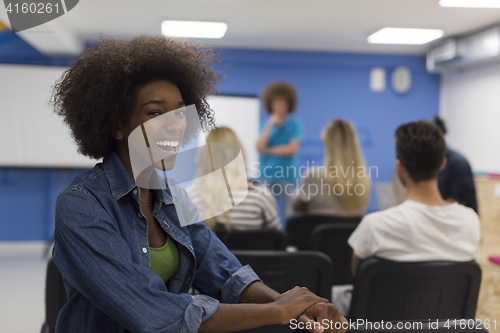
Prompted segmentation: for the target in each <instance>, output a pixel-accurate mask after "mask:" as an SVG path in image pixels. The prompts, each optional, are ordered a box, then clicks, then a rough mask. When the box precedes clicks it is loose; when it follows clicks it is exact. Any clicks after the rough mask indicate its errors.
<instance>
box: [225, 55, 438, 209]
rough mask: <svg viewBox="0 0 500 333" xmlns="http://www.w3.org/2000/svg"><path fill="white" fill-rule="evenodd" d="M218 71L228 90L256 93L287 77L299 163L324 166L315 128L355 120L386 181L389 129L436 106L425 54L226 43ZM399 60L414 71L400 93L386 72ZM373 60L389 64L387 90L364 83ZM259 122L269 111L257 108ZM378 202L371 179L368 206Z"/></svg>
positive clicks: (391, 157) (391, 156) (371, 161)
mask: <svg viewBox="0 0 500 333" xmlns="http://www.w3.org/2000/svg"><path fill="white" fill-rule="evenodd" d="M222 59H223V61H224V62H225V63H226V64H227V66H222V67H221V70H222V71H223V72H224V73H225V74H226V75H227V81H226V82H225V83H224V84H223V85H222V86H221V89H220V90H221V92H222V93H225V94H243V95H245V94H246V95H252V94H253V95H260V94H261V92H262V90H263V89H264V87H265V86H266V85H267V84H269V83H270V82H272V81H275V80H278V79H279V80H286V81H289V82H290V83H292V84H293V85H294V86H295V87H296V88H297V91H298V94H299V105H298V108H297V110H296V114H295V115H296V116H297V117H298V118H299V119H300V120H302V123H303V124H304V139H305V140H304V142H303V144H302V146H301V149H300V157H301V158H300V159H301V163H302V164H303V165H305V163H307V162H309V165H312V164H313V162H314V165H318V164H319V165H321V164H322V161H323V148H322V143H321V140H320V133H321V131H322V129H323V127H324V126H325V125H326V124H327V123H328V122H330V121H331V120H333V119H335V118H344V119H348V120H350V121H351V122H353V123H354V124H355V125H356V127H357V130H358V133H359V136H360V141H361V144H362V147H363V151H364V154H365V157H366V160H367V164H368V165H369V166H376V167H377V168H378V171H379V174H378V178H377V179H372V180H373V184H375V183H376V182H377V181H390V180H391V177H392V173H393V172H394V169H395V168H394V164H395V152H394V138H393V136H394V132H395V130H396V128H397V127H398V126H399V125H401V124H403V123H405V122H409V121H414V120H420V119H430V118H432V117H434V116H436V115H437V114H438V112H439V110H438V108H439V86H440V76H439V75H434V74H428V73H427V71H426V68H425V58H424V57H417V56H394V55H374V54H348V53H326V52H285V51H258V50H225V52H224V54H223V56H222ZM397 66H406V67H408V68H409V69H410V70H411V72H412V88H411V90H410V91H409V92H408V93H407V94H405V95H400V94H397V93H395V92H394V91H393V90H392V88H391V87H390V74H391V72H392V70H393V69H394V68H395V67H397ZM373 67H383V68H385V69H386V71H387V74H388V75H387V88H386V90H385V91H384V92H372V91H370V89H369V75H370V70H371V69H372V68H373ZM261 119H262V121H265V119H267V114H265V113H264V112H263V110H262V113H261ZM377 208H378V204H377V200H376V195H375V190H374V186H373V189H372V195H371V198H370V203H369V207H368V210H369V211H373V210H376V209H377Z"/></svg>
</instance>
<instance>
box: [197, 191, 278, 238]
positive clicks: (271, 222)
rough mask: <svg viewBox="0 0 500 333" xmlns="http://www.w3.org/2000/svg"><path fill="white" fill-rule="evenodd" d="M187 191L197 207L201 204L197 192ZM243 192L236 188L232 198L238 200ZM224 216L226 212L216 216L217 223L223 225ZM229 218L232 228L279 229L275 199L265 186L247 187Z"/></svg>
mask: <svg viewBox="0 0 500 333" xmlns="http://www.w3.org/2000/svg"><path fill="white" fill-rule="evenodd" d="M188 192H190V193H189V194H190V197H191V200H192V201H193V202H194V203H195V204H196V205H197V206H198V207H200V206H202V205H203V204H202V203H201V202H200V201H201V197H200V195H199V194H198V193H193V192H192V191H189V190H188ZM245 193H246V191H244V190H236V191H234V192H233V193H232V195H233V198H234V200H235V201H236V202H239V201H241V200H242V199H243V198H242V197H243V196H244V195H245ZM226 216H227V215H226V214H220V215H219V216H217V217H216V222H217V224H221V225H225V224H226V222H227V218H226ZM229 220H230V222H231V229H233V230H256V229H262V228H269V229H281V224H280V220H279V215H278V208H277V205H276V200H275V199H274V196H273V195H272V193H271V191H269V189H268V188H267V187H266V186H252V187H249V188H248V194H247V196H246V198H244V199H243V201H241V202H240V203H239V204H238V205H236V206H235V207H233V208H232V209H231V210H229Z"/></svg>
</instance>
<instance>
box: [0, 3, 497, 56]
mask: <svg viewBox="0 0 500 333" xmlns="http://www.w3.org/2000/svg"><path fill="white" fill-rule="evenodd" d="M164 19H182V20H205V21H224V22H227V23H228V26H229V28H228V31H227V33H226V36H225V37H224V38H222V39H220V40H202V41H203V42H205V43H209V44H210V45H213V46H221V47H229V48H258V49H288V50H315V51H342V52H372V53H400V54H423V53H425V51H426V49H427V46H408V45H370V44H368V42H367V41H366V38H367V37H368V36H369V35H370V34H371V33H373V32H375V31H377V30H379V29H380V28H383V27H408V28H438V29H443V30H444V31H445V37H446V36H453V35H456V34H464V33H467V32H470V31H473V30H477V29H480V28H482V27H485V26H488V25H492V24H496V23H500V9H471V8H442V7H439V5H438V4H437V0H182V1H172V0H80V2H79V3H78V5H77V6H76V7H75V8H74V9H73V10H71V11H70V12H68V13H67V14H65V15H64V16H62V17H59V18H57V19H55V20H53V21H51V22H48V23H46V24H43V25H41V26H38V27H35V28H32V29H29V30H27V31H23V32H20V33H19V34H20V35H21V36H22V37H23V38H25V39H26V40H27V41H28V42H29V43H31V44H32V45H33V46H35V47H36V48H38V49H39V50H40V51H42V52H45V53H75V52H77V51H79V50H81V49H82V47H83V44H84V43H85V42H86V41H90V40H95V39H98V38H99V35H100V34H105V35H110V36H114V37H126V36H131V35H138V34H159V33H160V22H161V21H162V20H164ZM0 20H2V21H4V22H5V23H8V19H7V15H6V12H5V8H4V7H3V6H0Z"/></svg>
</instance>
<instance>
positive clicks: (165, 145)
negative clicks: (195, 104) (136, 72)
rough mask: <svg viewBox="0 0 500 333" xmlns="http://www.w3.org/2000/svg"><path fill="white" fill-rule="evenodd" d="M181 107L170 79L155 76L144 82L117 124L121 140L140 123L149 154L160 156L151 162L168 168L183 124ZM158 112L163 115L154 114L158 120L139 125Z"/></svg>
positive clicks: (174, 86)
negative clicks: (129, 111)
mask: <svg viewBox="0 0 500 333" xmlns="http://www.w3.org/2000/svg"><path fill="white" fill-rule="evenodd" d="M183 107H185V103H184V101H183V99H182V96H181V93H180V91H179V88H177V86H176V85H175V84H174V83H172V82H170V81H166V80H156V81H152V82H150V83H148V84H146V85H145V86H143V87H142V88H140V89H139V90H138V91H137V97H136V104H135V107H134V110H133V112H132V115H131V117H130V120H129V121H128V122H127V123H126V124H123V125H121V126H120V131H121V133H122V135H123V139H122V140H123V141H124V143H128V137H129V135H130V133H131V132H132V131H133V130H134V129H136V128H138V127H142V131H143V134H145V135H144V139H145V141H146V145H147V147H149V148H151V153H152V156H161V158H162V159H161V160H160V161H158V162H156V163H154V166H155V167H156V168H157V169H160V170H164V171H166V170H171V169H172V168H173V167H174V165H175V157H176V155H177V153H178V151H179V145H180V143H181V141H182V137H183V135H184V131H185V130H186V126H187V121H186V115H185V111H184V109H183ZM162 115H165V116H163V117H161V118H158V122H154V121H153V122H150V123H148V124H147V125H146V126H142V125H143V124H144V123H145V122H147V121H149V120H152V119H154V118H156V117H159V116H162ZM127 152H128V146H127ZM129 158H130V156H129ZM155 160H157V159H156V158H155Z"/></svg>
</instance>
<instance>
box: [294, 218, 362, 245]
mask: <svg viewBox="0 0 500 333" xmlns="http://www.w3.org/2000/svg"><path fill="white" fill-rule="evenodd" d="M360 221H361V217H338V216H328V215H296V216H292V217H291V218H289V219H288V220H287V222H286V232H287V233H288V244H289V245H292V246H295V247H297V249H299V250H310V249H311V248H310V246H309V235H311V232H312V230H313V229H314V228H316V227H317V226H319V225H321V224H324V223H355V224H357V223H359V222H360Z"/></svg>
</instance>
